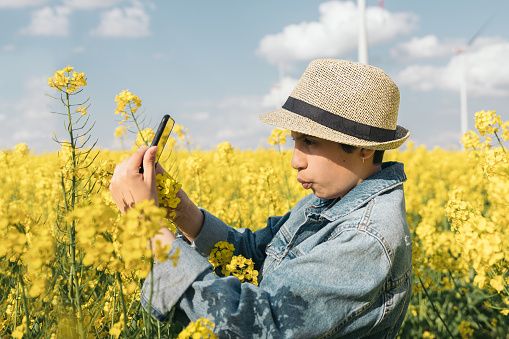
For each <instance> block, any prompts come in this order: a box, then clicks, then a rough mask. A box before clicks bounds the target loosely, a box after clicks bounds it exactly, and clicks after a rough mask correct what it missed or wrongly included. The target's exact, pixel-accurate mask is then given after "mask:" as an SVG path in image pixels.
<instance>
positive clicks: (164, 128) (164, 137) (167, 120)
mask: <svg viewBox="0 0 509 339" xmlns="http://www.w3.org/2000/svg"><path fill="white" fill-rule="evenodd" d="M173 125H175V120H173V119H172V117H170V116H169V115H168V114H166V115H165V116H163V119H162V120H161V123H160V124H159V127H158V128H157V131H156V134H155V135H154V139H152V144H151V145H150V146H157V155H156V162H155V163H157V162H158V161H159V158H160V157H161V154H162V153H163V149H164V145H166V141H168V138H169V137H170V133H171V131H172V130H173ZM140 173H143V163H142V164H141V166H140Z"/></svg>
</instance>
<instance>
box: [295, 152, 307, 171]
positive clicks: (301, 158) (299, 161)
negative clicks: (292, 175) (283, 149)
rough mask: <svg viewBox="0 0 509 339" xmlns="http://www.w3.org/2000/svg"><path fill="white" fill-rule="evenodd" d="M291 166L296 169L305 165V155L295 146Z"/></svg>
mask: <svg viewBox="0 0 509 339" xmlns="http://www.w3.org/2000/svg"><path fill="white" fill-rule="evenodd" d="M292 167H293V168H295V169H296V170H301V169H304V168H306V167H307V161H306V155H305V154H304V153H303V152H301V151H300V150H299V149H298V148H297V147H295V148H294V149H293V155H292Z"/></svg>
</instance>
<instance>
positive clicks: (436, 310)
mask: <svg viewBox="0 0 509 339" xmlns="http://www.w3.org/2000/svg"><path fill="white" fill-rule="evenodd" d="M419 282H420V283H421V286H422V289H423V290H424V293H425V294H426V297H427V298H428V299H429V302H430V303H431V307H433V311H435V313H436V315H437V316H438V318H439V319H440V321H441V322H442V324H443V325H444V327H445V329H446V330H447V333H448V334H449V336H450V337H451V338H454V336H453V335H452V333H451V331H449V327H447V324H446V323H445V321H444V319H442V316H441V315H440V312H438V308H436V307H435V304H434V303H433V299H431V297H430V295H429V294H428V290H427V289H426V287H425V286H424V283H423V282H422V280H421V277H419Z"/></svg>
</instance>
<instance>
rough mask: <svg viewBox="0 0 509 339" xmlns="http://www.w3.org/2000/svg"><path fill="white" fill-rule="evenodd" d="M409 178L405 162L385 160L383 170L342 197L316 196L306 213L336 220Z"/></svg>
mask: <svg viewBox="0 0 509 339" xmlns="http://www.w3.org/2000/svg"><path fill="white" fill-rule="evenodd" d="M406 180H407V178H406V175H405V172H404V169H403V164H402V163H399V162H394V161H391V162H384V163H382V170H381V171H379V172H377V173H375V174H374V175H372V176H371V177H369V178H367V179H365V180H363V181H362V182H361V183H360V184H359V185H357V186H355V187H354V188H353V189H352V190H351V191H350V192H348V193H347V194H346V195H345V196H344V197H343V198H342V199H339V198H336V199H320V198H318V197H314V199H312V200H311V202H310V206H309V207H308V208H307V209H306V214H307V215H310V214H315V215H320V217H322V218H326V219H328V220H329V221H333V220H336V219H338V218H340V217H343V216H345V215H346V214H348V213H350V212H352V211H354V210H356V209H357V208H359V207H360V206H362V205H364V204H365V203H366V202H367V201H369V200H371V199H373V198H374V197H375V196H377V195H379V194H381V193H383V192H385V191H387V190H389V189H392V188H394V187H396V186H399V185H402V184H403V182H405V181H406Z"/></svg>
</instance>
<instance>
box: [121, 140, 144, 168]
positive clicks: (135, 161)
mask: <svg viewBox="0 0 509 339" xmlns="http://www.w3.org/2000/svg"><path fill="white" fill-rule="evenodd" d="M148 149H149V147H148V146H143V147H140V148H139V149H138V150H137V151H136V152H134V153H133V154H132V155H131V156H129V157H128V158H126V159H125V160H124V161H127V163H128V165H127V166H128V167H129V168H128V171H130V172H135V173H139V168H140V165H141V163H142V162H143V157H144V155H145V153H146V152H147V150H148ZM143 166H144V167H145V164H144V165H143Z"/></svg>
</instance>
